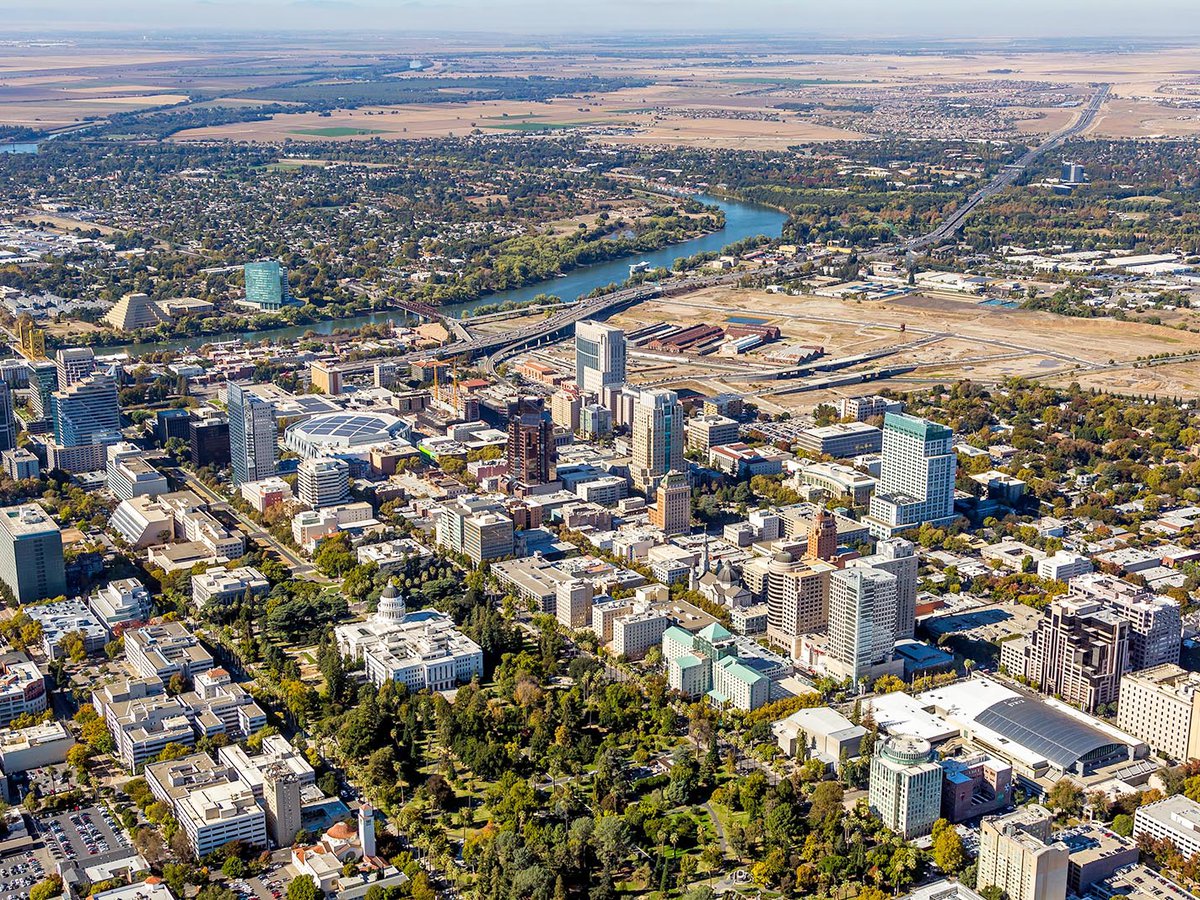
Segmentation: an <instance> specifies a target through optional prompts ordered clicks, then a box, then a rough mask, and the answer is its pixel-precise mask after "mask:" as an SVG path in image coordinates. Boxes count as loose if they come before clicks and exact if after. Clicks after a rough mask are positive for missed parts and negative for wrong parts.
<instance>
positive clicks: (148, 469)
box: [105, 442, 170, 500]
mask: <svg viewBox="0 0 1200 900" xmlns="http://www.w3.org/2000/svg"><path fill="white" fill-rule="evenodd" d="M145 456H146V453H145V451H144V450H142V449H141V448H139V447H135V446H134V445H133V444H129V443H125V442H122V443H120V444H112V445H111V446H109V447H108V464H107V468H106V470H105V486H106V487H107V488H108V489H109V491H110V492H111V493H112V495H113V496H114V497H116V498H117V499H118V500H129V499H131V498H132V497H157V496H158V495H159V494H165V493H167V491H169V490H170V486H169V485H168V484H167V479H166V477H165V476H164V475H163V474H162V473H161V472H159V471H158V469H156V468H154V466H152V465H150V463H148V462H146V459H145Z"/></svg>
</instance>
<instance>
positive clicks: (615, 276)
mask: <svg viewBox="0 0 1200 900" xmlns="http://www.w3.org/2000/svg"><path fill="white" fill-rule="evenodd" d="M697 199H699V200H700V201H701V202H702V203H709V204H713V205H716V206H719V207H720V208H721V209H722V210H724V211H725V227H724V228H722V229H721V230H720V231H714V232H713V233H711V234H706V235H702V236H701V237H697V238H693V239H691V240H690V241H684V242H682V243H679V244H672V245H670V246H668V247H663V248H662V249H661V250H652V251H650V252H648V253H633V254H631V255H629V256H625V257H622V258H620V259H614V260H609V261H608V262H602V263H595V264H594V265H590V266H580V267H579V268H578V269H574V270H572V271H571V272H568V273H567V274H566V275H564V276H561V277H555V278H548V279H546V280H545V281H539V282H537V283H536V284H529V285H525V286H524V287H519V288H512V289H511V290H507V291H499V292H497V293H494V294H488V295H486V296H484V297H480V298H479V299H477V300H471V301H468V302H466V303H454V304H447V305H446V306H443V307H442V309H443V310H444V311H445V312H446V313H447V314H448V315H451V316H455V317H458V318H461V317H462V316H463V315H464V314H467V315H469V314H470V313H471V312H473V311H474V310H476V309H478V308H479V307H481V306H490V305H492V304H503V303H529V302H531V301H532V300H533V299H534V298H535V297H538V296H539V295H541V294H552V295H554V296H556V297H561V298H562V299H564V300H574V299H576V298H578V297H582V296H584V295H586V294H590V293H591V292H592V291H594V290H595V289H596V288H598V287H604V286H605V285H608V284H612V283H614V282H615V283H617V284H620V283H621V282H623V281H625V279H627V278H628V277H629V267H630V265H632V264H634V263H641V262H645V263H646V264H648V265H649V267H650V268H660V267H661V268H670V267H671V266H672V265H673V264H674V262H675V260H677V259H679V258H680V257H686V256H694V255H695V254H697V253H705V252H709V251H717V250H720V249H721V248H723V247H726V246H728V245H729V244H733V243H736V242H737V241H741V240H744V239H745V238H749V237H755V236H757V235H765V236H767V237H778V236H779V234H780V233H781V231H782V229H783V224H784V222H785V221H786V220H787V216H786V215H785V214H784V213H781V212H780V211H779V210H777V209H772V208H770V207H767V206H758V205H756V204H752V203H742V202H739V201H735V200H725V199H718V198H716V197H709V196H703V195H702V196H700V197H698V198H697ZM410 320H411V317H410V316H409V315H408V314H407V313H405V312H403V311H401V310H382V311H379V312H372V313H366V314H364V315H358V316H349V317H347V318H344V319H331V320H329V321H322V322H313V323H312V324H309V325H295V326H288V327H284V328H270V329H265V330H263V331H241V332H230V333H228V334H210V335H205V336H203V337H194V338H184V339H180V340H173V341H161V342H153V343H145V344H129V345H126V346H122V347H111V348H110V347H104V348H99V347H98V348H96V349H97V350H98V352H100V353H101V354H109V353H120V352H125V353H128V354H129V355H130V356H131V357H136V356H139V355H141V354H143V353H149V352H152V351H155V350H181V349H196V348H197V347H201V346H203V345H204V344H210V343H217V342H221V341H232V340H237V339H241V340H243V341H262V340H273V341H290V340H295V339H296V338H299V337H303V336H304V335H305V334H306V333H308V332H315V333H317V334H331V333H332V332H334V331H336V330H339V329H351V328H358V327H360V326H363V325H373V324H378V323H380V322H388V321H396V322H400V321H410Z"/></svg>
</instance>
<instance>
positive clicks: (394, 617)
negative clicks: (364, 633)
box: [375, 582, 408, 624]
mask: <svg viewBox="0 0 1200 900" xmlns="http://www.w3.org/2000/svg"><path fill="white" fill-rule="evenodd" d="M407 612H408V610H407V608H406V607H405V605H404V598H403V597H401V596H400V592H399V591H398V590H396V586H395V585H394V584H391V583H390V582H389V583H388V586H387V587H385V588H384V589H383V593H382V594H380V595H379V608H378V609H377V610H376V611H375V618H376V620H378V621H380V622H396V623H397V624H399V623H400V622H403V621H404V616H405V615H406V614H407Z"/></svg>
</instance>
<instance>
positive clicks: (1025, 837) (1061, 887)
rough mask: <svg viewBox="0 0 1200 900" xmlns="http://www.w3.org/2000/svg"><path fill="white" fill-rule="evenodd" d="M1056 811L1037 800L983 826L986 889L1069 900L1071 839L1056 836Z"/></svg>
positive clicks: (1022, 899) (1020, 898)
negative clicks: (1053, 830)
mask: <svg viewBox="0 0 1200 900" xmlns="http://www.w3.org/2000/svg"><path fill="white" fill-rule="evenodd" d="M1053 821H1054V816H1053V815H1052V814H1051V812H1050V811H1049V810H1048V809H1046V808H1045V807H1044V806H1038V805H1036V804H1034V805H1031V806H1027V807H1024V808H1023V809H1018V810H1017V811H1016V812H1013V813H1009V814H1008V815H1003V816H988V817H987V818H985V819H984V820H983V823H982V824H981V826H980V836H979V870H978V875H977V876H976V880H975V883H976V884H977V885H979V887H980V889H983V888H987V887H998V888H1000V889H1001V890H1002V891H1004V893H1005V895H1006V896H1007V897H1008V898H1009V900H1063V898H1064V897H1066V895H1067V862H1068V857H1069V856H1070V851H1069V850H1068V848H1067V845H1066V844H1063V843H1061V842H1058V841H1053V839H1052V837H1051V834H1050V829H1051V825H1052V823H1053Z"/></svg>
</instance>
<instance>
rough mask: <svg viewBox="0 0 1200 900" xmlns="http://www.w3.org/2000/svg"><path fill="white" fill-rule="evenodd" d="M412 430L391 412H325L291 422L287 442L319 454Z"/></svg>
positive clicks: (308, 454) (381, 441)
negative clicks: (389, 413)
mask: <svg viewBox="0 0 1200 900" xmlns="http://www.w3.org/2000/svg"><path fill="white" fill-rule="evenodd" d="M409 434H411V429H410V428H409V427H408V425H407V424H406V423H405V422H404V421H403V420H402V419H399V418H397V417H396V416H392V415H388V414H387V413H379V412H335V413H323V414H321V415H318V416H313V417H312V418H311V419H305V420H304V421H302V422H296V423H295V424H294V425H290V426H288V429H287V431H286V432H285V433H284V439H283V445H284V447H286V448H287V449H288V450H291V451H292V452H294V453H299V454H300V455H301V456H304V457H315V456H326V455H330V454H336V453H345V452H346V451H348V450H353V449H355V448H358V447H369V446H371V445H373V444H386V443H388V442H389V441H394V440H396V439H397V438H407V437H408V436H409Z"/></svg>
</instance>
